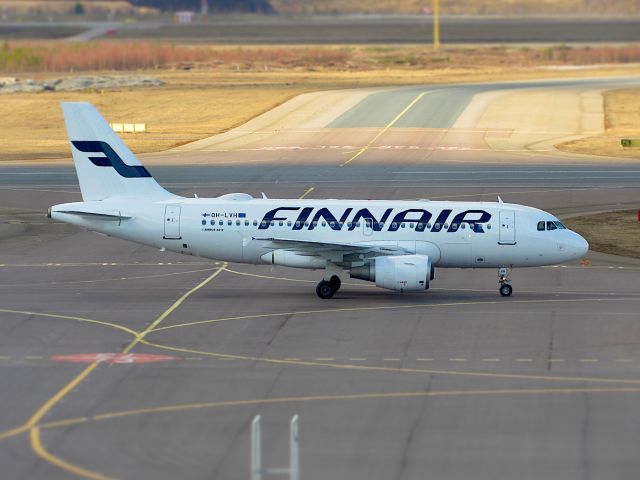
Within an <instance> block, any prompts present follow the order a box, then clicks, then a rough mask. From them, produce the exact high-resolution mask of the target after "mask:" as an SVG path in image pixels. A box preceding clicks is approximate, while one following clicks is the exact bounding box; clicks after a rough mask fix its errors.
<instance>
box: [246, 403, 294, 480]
mask: <svg viewBox="0 0 640 480" xmlns="http://www.w3.org/2000/svg"><path fill="white" fill-rule="evenodd" d="M265 475H288V476H289V480H300V431H299V426H298V415H294V416H293V417H292V418H291V422H290V423H289V467H288V468H264V467H263V466H262V435H261V425H260V415H256V416H255V418H254V419H253V421H252V422H251V480H262V479H263V478H264V476H265Z"/></svg>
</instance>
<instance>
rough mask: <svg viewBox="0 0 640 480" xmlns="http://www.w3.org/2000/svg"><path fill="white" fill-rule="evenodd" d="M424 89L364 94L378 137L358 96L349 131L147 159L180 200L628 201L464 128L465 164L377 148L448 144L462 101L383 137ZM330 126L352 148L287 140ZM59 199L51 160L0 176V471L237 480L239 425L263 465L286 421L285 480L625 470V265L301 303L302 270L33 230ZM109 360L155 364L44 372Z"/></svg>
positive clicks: (522, 273) (638, 386) (639, 190)
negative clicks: (153, 359)
mask: <svg viewBox="0 0 640 480" xmlns="http://www.w3.org/2000/svg"><path fill="white" fill-rule="evenodd" d="M625 81H626V82H631V80H625ZM604 83H606V82H604ZM611 84H612V85H613V84H615V82H612V83H611ZM554 88H555V87H554ZM571 88H572V89H583V90H584V89H585V88H587V89H598V88H600V85H595V86H593V85H588V86H587V87H584V86H578V87H576V86H575V85H574V86H572V87H571ZM422 91H423V90H420V89H418V90H414V91H411V92H410V94H409V93H406V92H405V90H400V91H398V92H396V94H397V95H399V96H398V97H397V103H398V106H397V109H396V111H395V113H393V112H392V111H391V110H393V108H391V107H389V109H388V112H387V109H386V108H385V107H384V106H383V103H380V108H379V111H380V112H385V113H381V115H384V116H385V120H386V121H383V122H380V123H376V124H373V122H372V124H371V125H358V124H357V122H356V120H355V119H358V118H366V117H367V115H363V114H362V113H359V112H363V110H362V109H363V108H364V109H368V108H370V107H368V106H367V105H369V102H372V101H375V97H374V100H371V98H372V97H367V98H368V99H369V100H363V102H365V103H361V102H359V103H358V105H355V106H352V107H351V108H350V109H348V110H347V111H346V112H343V114H344V115H345V116H342V117H340V116H336V117H335V118H334V120H332V121H335V122H338V123H339V122H346V121H348V122H349V123H348V125H350V126H347V124H343V125H342V126H340V125H338V123H336V124H334V125H333V126H331V127H326V128H324V127H323V128H320V129H316V130H315V133H311V132H310V131H311V130H313V129H312V128H310V127H309V129H308V130H307V129H305V128H302V129H293V128H291V129H284V130H279V129H277V128H272V130H269V133H268V134H267V133H265V132H267V130H254V129H247V131H245V132H235V133H231V134H228V135H226V136H225V137H224V138H223V139H217V140H215V141H214V140H211V141H209V142H204V143H202V144H200V145H199V146H196V147H195V148H193V149H191V150H178V151H174V152H167V153H164V154H158V155H151V156H148V157H147V158H146V159H145V161H146V160H149V163H150V166H149V170H150V171H151V172H152V173H153V175H154V176H155V177H157V178H158V180H159V181H160V182H161V183H163V184H164V185H165V186H167V187H168V188H170V189H171V190H172V191H174V192H176V193H179V194H183V195H193V194H194V193H196V194H198V195H199V196H207V195H209V196H215V195H220V194H223V193H228V192H231V191H247V192H249V193H252V194H254V195H260V192H266V193H267V194H268V195H269V196H270V197H274V198H277V197H301V196H303V195H304V196H305V198H318V199H322V198H348V197H351V198H433V199H436V198H437V199H446V198H449V199H451V200H457V199H464V200H474V199H478V200H493V199H495V196H496V195H498V194H500V195H502V196H503V198H504V199H505V201H513V202H517V203H525V204H528V205H533V206H538V207H541V208H545V209H549V210H551V211H554V212H557V213H558V214H560V215H569V214H574V213H575V212H585V211H600V210H608V209H615V208H632V205H637V199H638V198H639V195H640V165H638V164H637V163H633V162H614V161H609V160H605V159H588V158H582V157H572V156H566V155H561V154H559V153H558V152H553V151H545V152H540V151H536V150H526V151H511V152H508V151H494V150H492V149H491V148H490V147H489V146H488V145H487V144H486V143H483V142H484V140H482V138H483V137H478V136H477V135H474V136H472V137H471V139H470V137H468V136H467V133H468V132H467V133H464V134H461V135H462V136H461V137H460V138H462V140H461V142H462V143H461V144H462V145H465V146H468V145H469V143H468V142H472V143H473V144H474V145H477V146H478V148H484V151H485V152H486V153H485V155H486V156H483V155H479V154H478V151H470V150H465V149H458V150H433V151H432V152H431V155H430V156H428V157H426V156H425V155H424V152H422V153H419V152H412V151H411V150H410V149H393V148H390V149H389V148H387V149H385V148H378V147H380V146H381V145H382V146H384V145H387V144H390V145H404V143H403V142H404V141H405V140H408V142H407V145H411V144H417V145H423V146H424V144H423V143H421V141H420V140H421V139H423V138H431V140H429V142H431V143H430V144H432V145H433V146H434V147H437V146H439V145H441V143H439V142H438V140H437V138H441V137H442V136H440V137H429V136H430V135H433V130H434V129H438V128H446V129H447V130H448V132H447V133H448V134H449V135H453V134H460V132H457V133H456V128H454V125H455V124H456V122H458V121H459V120H460V118H461V117H464V116H465V115H464V112H467V114H469V111H468V110H467V108H468V107H469V105H471V104H472V103H473V101H474V100H473V98H472V97H475V94H474V95H470V98H469V99H468V100H465V103H464V105H463V108H461V109H452V110H451V111H452V112H462V113H460V114H459V115H458V114H453V113H452V114H451V115H449V116H447V115H444V116H443V117H442V118H441V119H440V120H438V122H437V124H436V125H432V126H428V127H420V126H417V125H414V124H410V125H403V124H401V122H410V118H415V119H416V121H421V122H423V121H424V122H426V120H425V119H424V118H423V116H424V115H427V114H428V112H429V111H430V108H431V107H430V105H433V104H430V103H424V104H422V106H420V105H421V104H420V102H419V101H418V102H416V103H415V104H414V106H416V107H418V108H420V109H421V110H420V111H421V112H422V113H421V114H420V115H415V112H414V113H413V114H412V113H411V109H408V110H407V111H406V112H405V114H406V115H408V116H407V118H406V119H405V118H404V115H402V116H401V117H400V118H399V119H398V120H397V122H396V124H397V126H396V124H394V125H392V126H391V127H389V128H386V130H385V127H387V126H388V125H389V123H390V122H391V121H392V120H393V119H394V118H396V117H397V116H398V114H399V113H401V112H402V111H403V109H405V108H406V106H407V105H408V103H409V102H410V101H413V99H415V98H416V97H417V95H419V93H421V92H422ZM405 94H406V96H402V95H405ZM393 95H394V93H393V92H392V91H389V92H384V94H381V95H380V97H379V98H380V99H381V100H380V101H381V102H384V101H385V100H384V99H388V98H392V97H393ZM442 95H443V97H444V96H446V94H444V93H443V94H442ZM425 97H426V96H425ZM423 98H424V97H423ZM451 98H452V100H451V102H452V104H455V103H456V100H455V98H460V95H459V94H452V97H451ZM425 101H426V100H425ZM445 104H446V102H445ZM444 110H446V111H448V110H447V108H445V109H444ZM320 113H321V112H320ZM456 115H458V116H457V117H456ZM297 118H298V120H300V118H302V117H300V116H299V117H297ZM340 118H342V119H340ZM349 119H351V120H349ZM411 122H413V121H411ZM382 130H385V131H384V133H383V134H382V135H380V136H379V137H378V140H377V141H375V142H372V143H371V144H370V145H369V147H368V148H366V149H365V150H364V151H363V152H362V153H361V154H360V155H358V156H357V157H356V158H355V159H354V160H353V161H351V162H349V163H346V164H345V161H346V160H347V159H349V158H352V157H353V156H354V155H356V154H357V152H359V151H360V150H361V149H362V147H363V146H366V145H367V144H368V143H369V142H370V141H371V139H372V138H374V137H375V136H376V135H379V134H380V132H381V131H382ZM396 130H398V131H396ZM407 130H411V131H412V133H411V135H407V132H406V131H407ZM350 135H351V136H352V138H351V139H350V141H349V142H348V143H349V144H351V146H352V147H355V148H352V149H312V148H308V147H309V145H311V144H314V145H320V144H322V142H321V140H326V141H325V142H324V144H325V145H331V144H333V142H334V140H335V139H336V138H337V139H339V140H341V139H345V140H346V139H349V136H350ZM398 135H400V137H398ZM403 135H404V137H403ZM300 138H303V139H304V140H305V142H306V143H304V142H302V143H301V144H300V145H298V146H301V147H304V148H298V149H294V150H286V149H280V150H278V149H277V147H287V146H291V145H292V144H293V143H295V141H298V140H300ZM309 138H311V139H312V140H309ZM394 138H395V140H394ZM398 138H400V139H401V140H402V141H399V140H398ZM449 138H452V137H449ZM414 140H415V142H414ZM231 144H233V145H236V146H235V147H233V148H231V147H230V145H231ZM343 145H347V143H346V142H345V143H343ZM266 146H268V147H273V150H267V149H265V148H264V147H266ZM490 159H494V160H493V161H488V160H490ZM178 160H179V161H182V162H184V164H183V165H176V163H177V161H178ZM483 160H484V161H485V163H479V162H481V161H483ZM551 160H553V162H552V161H551ZM606 161H608V162H609V163H605V162H606ZM77 199H79V190H78V186H77V181H76V180H75V177H74V175H73V171H72V170H71V168H69V167H66V166H59V167H51V166H46V165H34V166H11V167H3V168H2V169H0V219H1V221H2V223H0V272H2V275H1V276H0V319H1V321H0V369H1V370H0V371H1V372H2V380H3V388H2V394H0V407H1V408H0V430H1V432H0V462H2V465H3V475H4V476H6V477H7V478H47V479H56V478H69V477H70V476H75V477H79V478H167V479H168V478H186V479H192V478H193V479H204V478H220V479H226V478H248V477H249V430H250V422H251V420H252V419H253V417H254V416H255V415H256V414H258V413H259V414H260V415H261V416H262V419H263V436H264V438H263V446H264V452H263V457H264V461H265V464H266V466H268V467H282V466H284V465H286V463H287V461H288V442H287V436H288V422H289V420H290V418H291V416H292V415H294V414H299V415H300V429H301V437H300V438H301V458H300V462H301V477H302V478H304V479H307V478H308V479H326V478H336V479H342V478H345V479H347V478H348V479H391V478H393V479H414V478H415V479H418V478H425V477H429V478H438V479H472V478H473V479H510V478H522V479H529V478H530V479H539V478H562V479H566V478H576V479H578V478H580V479H583V478H623V479H624V478H630V479H631V478H635V477H636V472H637V470H638V468H639V467H640V460H638V456H637V454H636V451H637V446H636V445H637V443H638V432H640V420H638V418H640V415H638V414H639V413H640V411H639V410H640V403H639V402H638V395H639V394H640V377H639V376H638V374H639V372H640V347H639V345H640V329H639V328H638V321H639V320H640V318H639V316H638V306H639V304H640V293H639V292H638V289H637V285H638V284H639V280H640V262H638V261H634V260H630V259H624V258H619V257H611V256H604V255H598V254H593V253H591V254H589V257H588V258H589V259H590V261H591V263H590V264H585V265H581V264H570V265H560V266H556V267H546V268H535V269H521V270H516V271H514V274H513V281H514V283H513V284H514V295H513V297H511V298H508V299H503V298H501V297H500V296H499V295H498V292H497V278H496V272H495V271H493V270H486V271H485V270H457V269H452V270H438V272H437V279H436V280H435V281H434V283H433V288H432V289H431V290H430V291H428V292H425V293H424V294H395V293H390V292H386V291H382V290H379V289H377V288H375V287H372V286H370V285H368V284H366V283H363V282H357V281H353V280H349V279H347V278H345V279H344V282H345V284H344V286H343V288H342V289H341V291H340V292H339V294H338V295H336V297H335V298H334V299H333V300H331V301H322V300H320V299H318V298H317V297H316V296H315V293H314V287H315V283H316V282H317V279H318V277H319V272H313V271H300V270H291V269H285V268H271V267H269V266H264V267H251V266H244V265H231V264H224V263H221V262H214V261H208V260H204V259H198V258H193V257H182V256H178V255H174V254H170V253H166V252H165V253H162V252H158V251H156V250H154V249H150V248H147V247H143V246H138V245H135V244H131V243H128V242H124V241H120V240H117V239H113V238H107V237H104V236H100V235H97V234H93V233H90V232H83V231H79V230H77V229H75V228H73V227H70V226H68V225H64V224H58V223H55V222H51V221H48V220H47V219H46V218H45V217H44V212H45V210H46V208H47V207H48V206H49V205H51V204H55V203H63V202H69V201H75V200H77ZM119 352H127V354H134V355H142V354H151V355H163V356H166V357H168V358H166V357H163V358H161V359H160V360H161V361H158V362H157V363H111V362H109V361H104V362H101V363H81V364H78V363H70V362H67V361H61V360H62V359H60V358H59V357H60V356H67V355H78V354H86V353H119ZM128 358H129V359H130V360H131V361H134V360H135V359H136V358H137V357H128ZM139 358H145V357H139ZM125 360H126V359H125Z"/></svg>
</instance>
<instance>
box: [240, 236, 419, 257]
mask: <svg viewBox="0 0 640 480" xmlns="http://www.w3.org/2000/svg"><path fill="white" fill-rule="evenodd" d="M253 240H261V241H268V242H271V245H270V247H273V248H276V249H277V248H281V249H284V250H291V251H293V252H297V253H299V254H301V255H309V256H321V257H327V258H328V257H334V256H336V255H339V256H345V255H350V254H360V255H364V257H365V258H366V257H373V256H383V255H403V254H407V253H412V252H409V251H408V250H406V249H405V248H402V247H398V246H397V245H391V244H389V245H385V244H375V243H366V242H359V243H340V242H315V241H313V240H293V239H288V238H275V237H267V238H255V237H254V238H253Z"/></svg>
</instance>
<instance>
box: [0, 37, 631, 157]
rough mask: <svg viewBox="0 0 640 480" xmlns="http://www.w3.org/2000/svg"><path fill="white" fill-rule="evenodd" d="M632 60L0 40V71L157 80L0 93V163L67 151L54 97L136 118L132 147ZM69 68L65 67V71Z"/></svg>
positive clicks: (615, 53)
mask: <svg viewBox="0 0 640 480" xmlns="http://www.w3.org/2000/svg"><path fill="white" fill-rule="evenodd" d="M612 59H613V60H617V61H618V62H620V63H624V62H631V61H634V60H639V61H640V47H602V48H597V49H596V48H591V49H590V48H587V47H580V48H567V47H562V46H558V47H541V48H522V47H491V46H464V47H447V48H444V49H443V50H441V51H440V52H435V51H434V50H433V49H431V48H429V47H425V46H411V45H409V46H375V45H373V46H341V45H335V46H322V47H318V46H287V47H282V46H255V47H237V46H236V47H231V46H227V47H224V46H217V47H213V46H202V45H200V46H189V45H170V44H155V43H152V42H136V43H131V42H89V43H79V44H69V43H65V42H46V43H43V42H12V43H10V44H8V43H5V44H3V45H0V71H3V72H5V73H6V74H7V75H17V76H20V77H27V78H36V79H38V78H59V77H62V76H66V75H73V74H79V73H80V72H91V73H99V74H105V75H119V74H122V73H123V72H135V73H143V74H148V75H151V76H155V77H158V78H160V79H161V80H163V81H164V82H165V85H163V86H161V87H148V88H144V89H141V88H123V89H109V90H104V91H84V92H72V93H64V92H42V93H14V94H4V95H2V96H1V97H0V98H1V99H2V101H1V102H0V131H1V132H2V135H0V161H25V160H52V159H60V158H68V157H69V150H68V144H67V140H66V135H65V132H64V126H63V120H62V114H61V112H60V108H59V102H60V101H65V100H66V101H90V102H92V103H93V104H95V105H96V106H97V107H98V109H100V111H101V112H103V114H104V115H105V117H106V118H107V119H108V120H109V121H110V122H113V123H146V124H147V126H148V133H145V134H135V135H132V134H130V135H127V136H126V141H127V143H128V144H129V145H130V146H131V148H132V149H133V150H134V151H135V152H138V153H145V152H153V151H161V150H165V149H167V148H171V147H173V146H177V145H180V144H184V143H187V142H191V141H194V140H198V139H200V138H204V137H207V136H211V135H215V134H217V133H221V132H223V131H226V130H228V129H230V128H233V127H235V126H237V125H241V124H243V123H244V122H246V121H248V120H249V119H251V118H253V117H255V116H257V115H259V114H261V113H263V112H265V111H267V110H270V109H271V108H273V107H275V106H276V105H278V104H280V103H282V102H285V101H286V100H288V99H290V98H292V97H293V96H295V95H298V94H301V93H305V92H310V91H318V90H328V89H337V88H357V87H371V86H385V85H412V84H433V83H447V82H451V83H460V82H482V81H500V80H524V79H535V78H547V77H550V76H554V77H557V76H565V77H569V76H572V77H575V76H591V75H598V76H603V75H616V74H618V75H619V74H621V73H624V74H633V73H638V72H640V68H639V67H637V66H634V65H628V66H625V65H620V66H616V67H600V68H595V69H592V70H590V69H578V70H574V71H557V70H554V71H553V72H551V71H550V70H549V69H548V68H547V66H548V65H553V64H564V63H601V62H608V61H611V60H612ZM70 70H72V71H73V73H71V72H70Z"/></svg>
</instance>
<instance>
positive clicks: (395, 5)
mask: <svg viewBox="0 0 640 480" xmlns="http://www.w3.org/2000/svg"><path fill="white" fill-rule="evenodd" d="M270 3H271V5H273V7H274V8H275V10H276V11H277V12H281V13H298V14H299V13H420V12H424V11H429V10H430V8H431V4H432V2H431V1H424V0H360V1H358V2H353V1H348V0H308V1H305V2H301V1H299V0H270ZM441 9H442V11H443V12H444V13H446V14H456V15H461V14H462V15H477V14H488V15H519V14H523V15H526V14H536V15H544V14H571V15H574V14H576V13H577V12H579V13H582V14H597V13H608V14H619V15H622V14H627V15H628V14H633V13H636V14H637V13H640V2H638V1H637V0H616V1H614V2H612V1H610V0H509V1H504V0H446V1H442V2H441Z"/></svg>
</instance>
